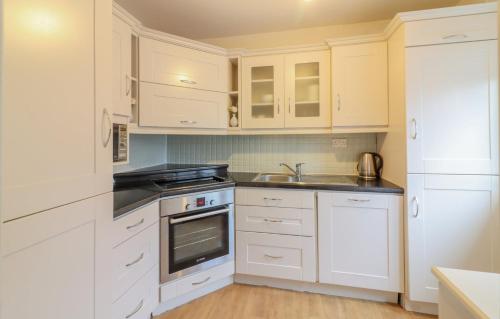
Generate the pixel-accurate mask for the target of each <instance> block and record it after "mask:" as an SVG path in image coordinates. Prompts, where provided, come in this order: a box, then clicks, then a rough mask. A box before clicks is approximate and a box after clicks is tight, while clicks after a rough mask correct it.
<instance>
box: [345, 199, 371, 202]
mask: <svg viewBox="0 0 500 319" xmlns="http://www.w3.org/2000/svg"><path fill="white" fill-rule="evenodd" d="M348 201H350V202H356V203H368V202H369V201H370V200H369V199H357V198H349V199H348Z"/></svg>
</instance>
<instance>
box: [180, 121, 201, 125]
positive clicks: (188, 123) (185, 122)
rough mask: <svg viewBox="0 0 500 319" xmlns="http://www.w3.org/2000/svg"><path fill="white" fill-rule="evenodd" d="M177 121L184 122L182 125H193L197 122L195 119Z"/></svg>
mask: <svg viewBox="0 0 500 319" xmlns="http://www.w3.org/2000/svg"><path fill="white" fill-rule="evenodd" d="M179 123H181V124H184V125H195V124H197V123H198V122H196V121H179Z"/></svg>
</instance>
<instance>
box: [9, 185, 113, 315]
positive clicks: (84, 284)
mask: <svg viewBox="0 0 500 319" xmlns="http://www.w3.org/2000/svg"><path fill="white" fill-rule="evenodd" d="M112 211H113V196H112V194H111V193H108V194H104V195H100V196H97V197H94V198H91V199H88V200H84V201H80V202H77V203H74V204H70V205H66V206H62V207H59V208H55V209H53V210H49V211H46V212H43V213H40V214H35V215H32V216H28V217H25V218H21V219H18V220H15V221H11V222H8V223H5V224H3V225H2V234H1V243H2V246H1V256H2V273H1V282H2V285H1V286H0V292H1V300H2V307H1V308H0V317H1V318H12V319H14V318H15V319H31V318H39V319H68V318H72V319H109V318H111V284H110V283H111V281H110V277H111V271H110V269H111V268H110V265H111V260H110V252H111V244H110V240H109V236H108V235H107V234H109V233H110V231H109V227H110V226H109V225H110V224H111V223H112V222H113V220H112Z"/></svg>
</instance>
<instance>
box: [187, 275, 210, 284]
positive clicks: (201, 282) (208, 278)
mask: <svg viewBox="0 0 500 319" xmlns="http://www.w3.org/2000/svg"><path fill="white" fill-rule="evenodd" d="M210 279H212V277H210V276H208V277H207V278H205V279H203V280H202V281H198V282H193V283H191V285H193V286H198V285H203V284H204V283H206V282H207V281H209V280H210Z"/></svg>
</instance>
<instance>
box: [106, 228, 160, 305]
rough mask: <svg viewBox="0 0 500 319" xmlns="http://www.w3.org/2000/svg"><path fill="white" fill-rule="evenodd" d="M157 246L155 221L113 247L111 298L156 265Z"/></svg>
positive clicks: (157, 231)
mask: <svg viewBox="0 0 500 319" xmlns="http://www.w3.org/2000/svg"><path fill="white" fill-rule="evenodd" d="M159 246H160V229H159V224H158V223H156V224H153V225H151V226H150V227H148V228H146V229H145V230H144V231H142V232H141V233H139V234H137V235H136V236H134V237H132V238H130V239H129V240H127V241H126V242H124V243H122V244H121V245H119V246H117V247H115V248H114V249H113V252H112V256H113V273H112V284H113V300H116V299H118V298H119V297H120V296H122V295H123V294H124V293H125V292H126V291H127V290H128V289H129V288H130V287H131V286H132V285H133V284H134V282H136V281H137V280H138V279H139V278H141V277H142V276H144V274H146V273H147V272H148V271H149V270H151V268H153V267H154V266H156V265H158V263H159V250H160V247H159Z"/></svg>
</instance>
